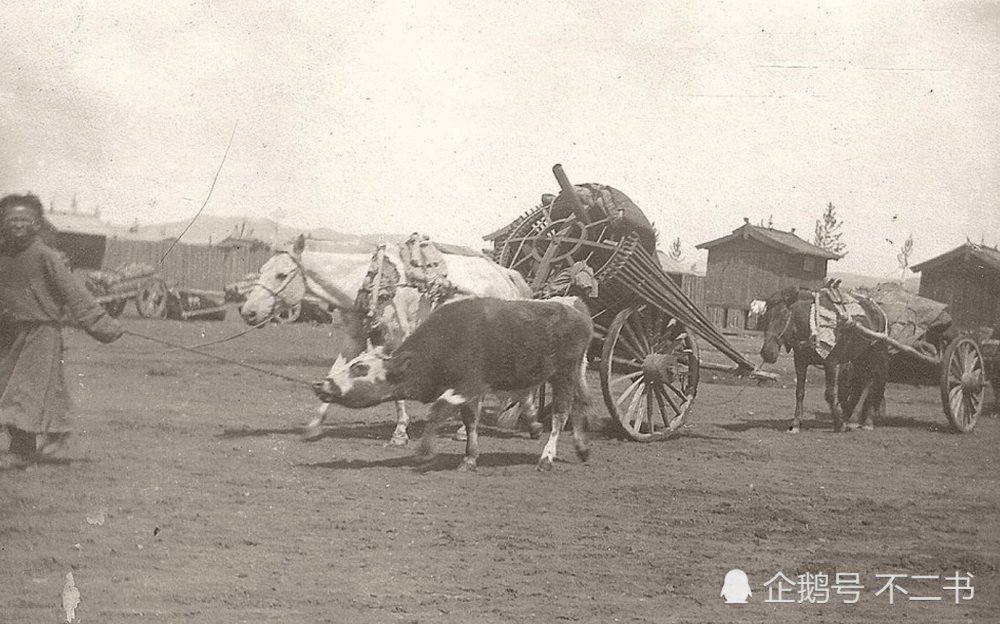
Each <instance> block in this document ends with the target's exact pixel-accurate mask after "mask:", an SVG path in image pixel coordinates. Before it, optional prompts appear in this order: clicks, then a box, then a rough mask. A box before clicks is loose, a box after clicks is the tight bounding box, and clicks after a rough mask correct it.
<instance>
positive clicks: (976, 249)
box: [911, 243, 1000, 329]
mask: <svg viewBox="0 0 1000 624" xmlns="http://www.w3.org/2000/svg"><path fill="white" fill-rule="evenodd" d="M911 270H912V271H913V272H915V273H920V293H919V294H920V296H921V297H927V298H928V299H934V300H935V301H940V302H941V303H946V304H948V311H949V313H950V314H951V316H952V318H953V319H954V321H955V323H956V324H957V325H958V326H959V327H960V328H962V329H976V328H978V327H992V328H995V329H1000V251H998V250H997V249H995V248H990V247H984V246H982V245H975V244H973V243H965V244H964V245H961V246H959V247H956V248H955V249H952V250H951V251H949V252H947V253H944V254H941V255H940V256H937V257H936V258H931V259H930V260H926V261H924V262H921V263H919V264H915V265H913V267H911Z"/></svg>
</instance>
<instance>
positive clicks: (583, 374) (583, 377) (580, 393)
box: [573, 352, 591, 411]
mask: <svg viewBox="0 0 1000 624" xmlns="http://www.w3.org/2000/svg"><path fill="white" fill-rule="evenodd" d="M590 404H591V400H590V387H589V386H588V385H587V353H586V352H584V354H583V357H582V358H580V375H579V377H578V379H577V383H576V392H575V393H574V394H573V411H577V410H584V409H586V408H588V407H590Z"/></svg>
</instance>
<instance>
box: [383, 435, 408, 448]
mask: <svg viewBox="0 0 1000 624" xmlns="http://www.w3.org/2000/svg"><path fill="white" fill-rule="evenodd" d="M409 443H410V438H409V436H407V435H406V434H405V433H404V434H403V435H394V436H392V438H390V439H389V442H387V443H386V446H406V445H407V444H409Z"/></svg>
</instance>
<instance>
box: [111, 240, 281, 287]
mask: <svg viewBox="0 0 1000 624" xmlns="http://www.w3.org/2000/svg"><path fill="white" fill-rule="evenodd" d="M171 244H172V241H169V240H165V241H141V240H123V239H118V238H109V239H108V242H107V247H106V248H105V251H104V262H103V265H102V268H104V269H108V270H114V269H116V268H117V267H119V266H120V265H122V264H124V263H126V262H142V263H145V264H148V265H151V266H154V267H156V268H157V270H158V271H159V273H160V275H161V276H162V277H163V279H165V280H167V282H172V283H174V284H175V285H176V286H178V287H180V288H196V289H199V290H212V291H219V292H222V288H223V287H224V286H225V285H226V284H228V283H230V282H235V281H236V280H238V279H240V278H241V277H243V276H245V275H246V274H247V273H250V272H253V271H257V270H258V269H260V267H261V265H262V264H264V262H266V261H267V259H268V258H270V257H271V255H272V252H270V251H268V250H266V249H254V250H250V249H245V248H234V247H210V246H207V245H186V244H184V243H177V244H176V245H174V248H173V249H172V250H171V251H170V253H169V254H167V256H166V257H165V258H164V257H163V254H165V253H166V252H167V250H168V249H170V245H171ZM161 258H163V262H162V263H161V262H160V259H161Z"/></svg>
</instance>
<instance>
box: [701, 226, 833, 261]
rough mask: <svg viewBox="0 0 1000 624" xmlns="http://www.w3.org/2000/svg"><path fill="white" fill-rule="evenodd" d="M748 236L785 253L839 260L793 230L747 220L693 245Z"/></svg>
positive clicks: (705, 245) (708, 245)
mask: <svg viewBox="0 0 1000 624" xmlns="http://www.w3.org/2000/svg"><path fill="white" fill-rule="evenodd" d="M748 238H752V239H754V240H756V241H758V242H760V243H763V244H765V245H767V246H768V247H773V248H775V249H777V250H779V251H783V252H785V253H790V254H796V255H800V256H816V257H818V258H826V259H828V260H840V255H838V254H835V253H833V252H832V251H828V250H826V249H823V248H822V247H817V246H816V245H813V244H812V243H807V242H806V241H804V240H802V239H801V238H799V237H798V236H796V235H795V233H794V232H783V231H781V230H775V229H773V228H766V227H760V226H756V225H751V224H750V223H749V222H747V223H744V224H743V225H742V226H740V227H738V228H736V229H735V230H733V233H732V234H729V235H728V236H723V237H722V238H717V239H715V240H710V241H708V242H705V243H701V244H699V245H695V247H696V248H697V249H711V248H712V247H717V246H719V245H724V244H726V243H729V242H732V241H735V240H739V239H748Z"/></svg>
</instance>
